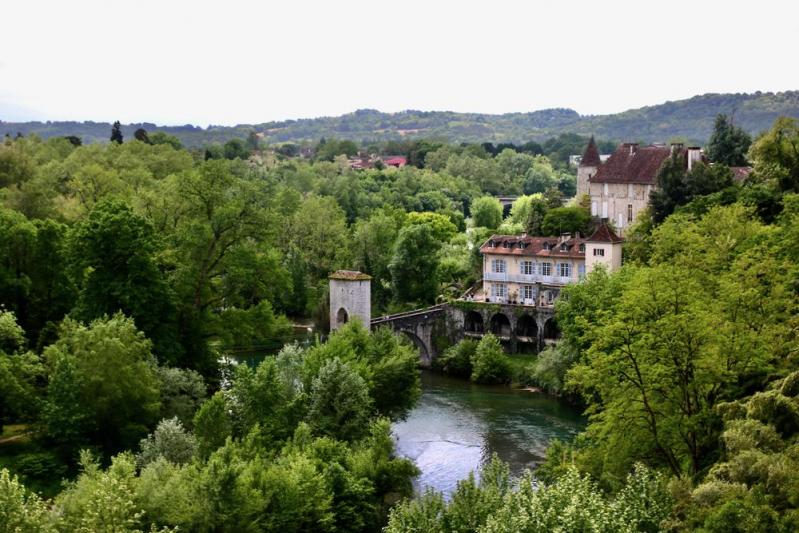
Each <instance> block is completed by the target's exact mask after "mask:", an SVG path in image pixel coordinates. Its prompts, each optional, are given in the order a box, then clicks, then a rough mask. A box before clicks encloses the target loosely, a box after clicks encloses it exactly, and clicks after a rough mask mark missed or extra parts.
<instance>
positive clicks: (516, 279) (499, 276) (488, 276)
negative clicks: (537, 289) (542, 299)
mask: <svg viewBox="0 0 799 533" xmlns="http://www.w3.org/2000/svg"><path fill="white" fill-rule="evenodd" d="M483 280H484V281H503V282H511V283H527V284H533V283H545V284H548V285H568V284H569V283H574V279H572V278H570V277H568V276H544V275H542V274H531V275H526V274H508V273H507V272H484V273H483Z"/></svg>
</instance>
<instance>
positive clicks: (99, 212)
mask: <svg viewBox="0 0 799 533" xmlns="http://www.w3.org/2000/svg"><path fill="white" fill-rule="evenodd" d="M157 252H158V243H157V241H156V238H155V234H154V232H153V228H152V226H151V225H150V224H149V222H148V221H147V220H146V219H144V218H142V217H141V216H139V215H137V214H136V213H134V212H133V210H132V209H131V208H130V207H129V206H128V205H127V204H125V203H124V202H121V201H118V200H104V201H102V202H100V203H99V204H97V205H96V206H95V208H94V209H93V210H92V211H91V213H89V216H88V217H87V218H86V219H85V220H83V221H81V222H79V223H78V224H76V225H75V226H74V227H73V228H72V231H71V232H70V235H69V253H70V258H71V264H72V269H73V271H74V273H75V274H74V275H75V280H76V285H77V286H78V287H79V289H80V294H79V297H78V301H77V303H76V305H75V316H76V317H77V318H80V319H82V320H86V321H90V320H93V319H95V318H100V317H102V316H104V315H111V314H113V313H116V312H117V311H121V312H122V313H124V314H126V315H128V316H130V317H131V318H132V319H133V320H135V321H136V324H137V325H138V327H139V328H141V330H142V331H143V332H144V333H145V334H146V335H147V337H148V338H150V339H151V340H152V341H153V344H154V349H155V352H156V354H157V355H158V356H159V358H161V360H163V361H165V362H169V363H175V362H177V361H179V360H180V358H181V356H182V351H183V350H182V347H181V346H180V344H179V342H178V331H177V322H176V318H177V317H176V310H175V305H174V299H173V294H172V291H171V290H170V288H169V286H168V285H167V283H166V279H165V276H164V275H163V274H162V272H161V271H160V270H159V268H158V265H157V263H156V254H157Z"/></svg>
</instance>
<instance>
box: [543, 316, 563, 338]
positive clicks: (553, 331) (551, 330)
mask: <svg viewBox="0 0 799 533" xmlns="http://www.w3.org/2000/svg"><path fill="white" fill-rule="evenodd" d="M543 338H544V341H547V342H551V341H556V340H558V339H559V338H560V328H559V327H558V323H557V322H556V321H555V317H552V318H549V319H547V321H546V322H544V331H543Z"/></svg>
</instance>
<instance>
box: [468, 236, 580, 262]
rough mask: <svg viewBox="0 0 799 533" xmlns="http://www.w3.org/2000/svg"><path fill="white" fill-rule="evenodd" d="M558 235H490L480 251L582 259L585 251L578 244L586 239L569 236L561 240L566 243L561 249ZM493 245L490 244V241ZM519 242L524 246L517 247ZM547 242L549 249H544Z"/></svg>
mask: <svg viewBox="0 0 799 533" xmlns="http://www.w3.org/2000/svg"><path fill="white" fill-rule="evenodd" d="M560 241H561V238H560V237H528V236H526V235H521V236H520V235H492V236H491V237H490V238H489V239H488V240H487V241H486V242H485V243H483V245H482V246H481V247H480V252H481V253H484V254H502V255H529V256H537V257H571V258H575V259H582V258H583V257H585V252H581V251H580V245H581V244H583V243H585V242H586V239H583V238H579V237H570V238H569V239H567V240H565V241H563V243H565V244H566V246H567V248H566V250H563V251H561V249H560V245H561V244H562V243H561V242H560ZM492 242H493V243H494V246H490V244H491V243H492ZM519 242H522V243H524V244H525V247H524V248H519ZM545 243H549V244H550V245H551V248H552V249H551V250H544V244H545ZM506 245H507V246H506Z"/></svg>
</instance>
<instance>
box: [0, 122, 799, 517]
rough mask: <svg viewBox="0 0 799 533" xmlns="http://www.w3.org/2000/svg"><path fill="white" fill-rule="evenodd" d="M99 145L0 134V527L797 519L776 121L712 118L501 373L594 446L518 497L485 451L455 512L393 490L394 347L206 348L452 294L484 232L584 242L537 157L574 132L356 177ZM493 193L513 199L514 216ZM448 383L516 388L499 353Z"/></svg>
mask: <svg viewBox="0 0 799 533" xmlns="http://www.w3.org/2000/svg"><path fill="white" fill-rule="evenodd" d="M736 124H738V122H737V120H736ZM107 133H108V134H109V135H110V133H111V131H110V128H109V131H108V132H107ZM120 134H121V135H120ZM120 137H121V138H120ZM114 138H115V141H114V142H110V143H107V144H89V145H83V146H79V145H78V144H79V143H76V142H73V141H74V139H72V140H71V139H67V138H57V137H53V138H49V139H46V140H44V139H41V138H40V137H38V136H35V135H31V136H23V137H20V138H16V139H12V138H7V139H6V140H5V141H4V143H3V144H2V145H0V187H1V188H2V189H0V191H1V192H2V196H0V202H1V203H2V207H0V218H1V219H2V223H0V302H2V304H3V309H2V310H0V425H2V440H0V531H87V532H88V531H115V532H125V531H146V530H152V531H174V530H176V528H177V529H179V530H181V531H379V530H381V528H383V527H385V528H386V530H387V531H392V532H394V531H420V532H421V531H447V532H448V531H484V532H488V531H508V532H510V531H535V532H538V531H554V530H561V531H659V530H672V531H693V530H699V531H718V532H722V531H786V532H787V531H795V530H796V529H797V528H798V527H799V513H797V504H798V502H797V499H799V468H798V467H799V465H797V464H796V463H797V453H798V451H799V448H797V442H799V441H797V439H799V388H797V385H796V384H797V382H799V367H797V364H796V356H797V353H798V351H799V339H798V338H797V333H799V321H798V320H799V318H798V317H799V313H797V311H799V309H797V306H799V298H797V292H798V291H799V244H797V243H799V233H797V228H799V156H797V154H799V126H798V125H797V123H796V121H795V120H792V119H780V120H778V121H777V122H775V123H774V124H773V126H772V127H771V129H770V130H769V131H768V132H767V133H765V134H763V135H761V136H759V137H757V138H755V139H754V141H753V142H752V144H751V146H749V143H750V139H749V138H748V136H747V135H746V134H745V132H743V131H741V130H740V129H737V127H736V126H734V125H731V124H730V123H729V121H727V120H726V119H724V118H723V117H719V118H718V119H717V120H716V122H715V130H714V132H713V133H712V136H711V144H710V145H709V146H708V153H709V154H712V157H713V160H714V164H712V165H706V164H697V165H695V166H694V168H693V170H692V171H691V172H686V171H685V170H684V169H685V165H684V164H683V163H684V162H682V161H679V160H677V158H679V157H680V156H679V155H675V156H674V158H673V159H672V160H671V161H669V162H668V163H667V164H665V165H664V167H663V169H662V170H661V173H660V175H659V178H658V179H659V185H660V187H659V188H658V194H657V195H653V196H652V201H651V207H650V214H649V216H645V217H643V219H642V220H641V221H640V222H639V224H638V225H637V227H635V228H634V229H633V230H632V232H631V234H630V235H629V236H628V241H627V242H626V243H625V251H624V253H625V264H624V267H623V268H622V269H621V270H620V271H618V272H614V273H612V274H609V273H607V272H605V271H603V270H598V271H596V272H594V273H592V274H591V275H589V276H588V278H587V279H586V280H585V281H584V282H582V283H579V284H576V285H573V286H570V287H568V288H566V289H565V290H564V295H563V296H562V298H561V299H560V300H559V301H558V303H557V306H556V317H557V320H558V324H559V327H560V329H561V330H562V332H563V338H562V341H561V342H560V343H559V344H558V345H557V346H555V347H552V348H549V349H547V350H546V351H544V352H542V353H541V354H539V356H538V357H536V358H535V359H533V360H532V361H531V362H530V364H529V365H528V366H527V367H526V368H525V369H524V372H523V376H521V377H522V378H523V379H524V380H525V381H527V382H529V383H530V384H535V385H537V386H539V387H541V388H544V389H546V390H548V391H550V392H553V393H556V394H560V395H561V396H562V397H563V398H564V399H570V400H571V401H574V402H579V403H581V404H582V405H584V406H585V407H586V413H587V414H588V416H589V425H588V427H587V429H586V431H585V432H584V433H583V434H582V435H580V437H579V438H578V439H577V440H576V441H575V442H573V443H558V442H555V443H554V444H553V445H552V446H551V447H550V450H549V452H548V454H547V460H546V462H545V463H544V464H543V465H541V466H540V467H539V468H538V469H537V470H536V471H535V472H534V473H533V474H528V475H525V476H523V477H522V478H520V479H512V478H511V477H510V475H509V474H508V470H507V467H506V466H505V465H503V464H502V463H501V462H499V461H496V460H495V461H492V462H490V464H489V465H488V466H487V467H486V468H485V470H484V471H483V472H481V473H480V474H479V481H477V480H476V479H475V478H474V477H471V478H468V479H466V480H463V481H462V482H461V483H460V484H459V486H458V488H457V490H456V491H455V493H454V494H453V496H452V498H451V499H450V500H449V501H445V500H444V498H443V497H442V496H441V495H440V494H436V493H433V492H428V493H426V494H423V495H417V496H416V497H412V484H411V482H412V479H413V477H414V475H415V474H416V472H417V471H416V468H415V466H414V465H413V464H412V463H411V462H409V461H408V460H405V459H402V458H398V457H396V455H395V453H394V443H393V440H392V437H391V434H390V423H391V421H393V420H399V419H401V418H402V417H404V416H405V415H406V413H407V412H408V411H409V409H411V408H412V407H413V405H414V404H415V402H416V400H417V398H418V396H419V394H420V383H419V375H418V370H417V367H416V365H417V355H416V353H415V352H414V350H413V349H412V348H411V347H410V346H409V345H407V344H405V342H404V341H402V340H400V339H399V338H398V337H396V336H394V335H393V334H391V333H389V332H388V331H385V330H378V331H375V332H372V333H369V332H368V331H366V330H365V329H364V328H363V327H362V326H360V325H359V324H358V323H357V322H354V323H352V324H349V325H347V326H346V327H345V328H343V329H342V330H339V331H338V332H337V333H335V334H333V335H332V336H330V338H329V339H328V340H327V341H326V342H323V343H322V342H317V343H315V344H313V345H311V346H308V347H301V346H298V345H292V344H289V345H287V346H285V347H283V348H282V349H281V350H280V352H279V354H278V355H276V356H275V357H269V358H267V359H265V360H264V362H263V363H261V364H260V365H259V366H257V368H251V367H249V366H247V365H234V364H230V363H229V362H227V359H226V358H225V355H226V354H229V353H230V352H231V351H233V350H235V349H238V348H241V347H249V348H258V349H274V350H277V349H278V348H279V347H280V346H281V345H283V344H284V343H285V341H286V340H288V338H289V336H290V332H291V323H292V320H308V319H310V318H313V319H314V320H315V322H316V323H317V326H318V327H319V328H320V330H322V331H324V329H325V323H326V313H327V294H326V292H325V291H326V287H327V276H328V274H329V273H330V272H331V271H333V270H335V269H338V268H354V269H359V270H363V271H365V272H369V273H370V274H372V275H373V276H374V278H375V279H374V282H373V299H374V302H373V307H374V312H375V313H383V312H390V311H394V310H402V309H409V308H413V307H415V306H419V305H425V304H429V303H433V302H436V301H442V300H446V299H449V298H453V297H457V296H458V295H460V294H461V293H462V291H464V290H465V289H466V288H468V287H469V286H470V285H471V283H472V282H473V281H475V280H476V279H477V277H478V274H479V269H480V267H481V260H480V258H479V256H478V252H477V246H478V245H479V244H480V243H482V242H483V241H484V239H485V238H486V236H487V235H490V234H491V233H492V232H502V233H521V232H528V233H531V234H538V235H541V234H548V233H551V232H552V231H553V229H554V228H558V229H563V228H566V229H567V230H572V231H584V232H585V231H589V230H590V227H591V225H592V224H594V223H595V222H596V221H592V220H591V219H590V216H587V208H586V205H585V201H584V199H580V198H574V199H571V200H566V198H568V197H570V196H573V194H574V176H573V174H571V173H570V172H569V171H568V170H567V169H566V167H565V164H564V162H563V159H562V157H560V156H558V155H557V154H558V151H557V150H555V149H554V148H555V147H556V145H557V143H558V142H560V143H561V145H564V146H565V143H566V142H567V141H568V140H569V139H571V137H570V136H561V137H558V138H555V139H554V141H553V143H554V144H551V145H550V146H549V148H550V150H549V151H548V150H547V147H546V143H543V144H542V145H541V146H540V150H539V149H538V148H536V147H534V146H530V145H520V146H502V147H499V146H495V145H484V144H466V145H450V144H444V143H432V142H430V141H418V142H414V143H412V144H410V145H408V147H409V149H410V151H409V154H410V153H412V155H413V158H412V159H414V161H412V163H413V164H411V165H408V166H406V167H403V168H375V169H371V170H357V171H356V170H352V169H351V168H350V166H349V164H348V163H347V155H346V154H347V153H348V152H351V151H352V146H351V145H350V144H348V143H347V141H339V140H336V139H334V138H331V139H329V140H327V141H326V142H325V144H324V145H323V146H324V149H323V150H318V151H317V154H316V156H315V158H314V159H311V160H304V159H298V158H294V157H290V156H287V155H285V154H283V153H281V151H280V150H279V147H274V146H272V147H270V146H263V145H261V144H256V143H252V144H251V145H250V144H248V142H247V140H244V139H242V140H233V141H228V142H226V143H225V144H224V145H219V146H216V147H211V146H209V147H206V148H205V149H197V150H186V149H184V148H182V147H181V146H180V143H179V141H178V140H177V139H174V138H172V137H170V136H169V135H168V134H166V133H163V132H161V133H155V132H149V133H148V132H144V133H141V132H139V133H138V134H136V135H132V136H127V135H126V134H125V133H124V131H123V130H121V129H117V130H116V131H115V132H114ZM577 139H580V140H582V142H584V141H585V139H584V138H580V137H579V136H578V137H577ZM358 148H360V147H358V146H355V149H356V150H357V149H358ZM378 148H379V149H381V150H388V149H389V148H388V147H387V146H385V145H384V146H382V147H378ZM542 152H543V153H548V154H550V156H549V157H548V156H547V155H541V153H542ZM744 153H745V154H746V155H745V156H743V155H742V154H744ZM740 157H745V159H746V160H747V161H748V162H750V163H751V164H752V165H753V167H754V169H753V172H752V173H751V174H750V176H749V177H748V178H747V179H746V180H745V181H744V182H740V183H739V182H735V181H733V180H732V175H731V173H730V171H729V169H728V168H727V167H726V166H725V164H724V163H729V164H732V163H733V162H737V161H738V159H737V158H740ZM498 194H514V195H520V198H519V199H518V200H517V201H516V203H515V204H514V205H513V207H512V209H511V211H510V213H509V214H507V216H504V214H503V210H502V207H501V205H500V204H499V202H498V201H497V200H496V198H494V196H495V195H498ZM440 365H441V367H442V370H444V371H449V372H451V373H454V374H461V375H465V376H469V377H470V378H471V379H473V380H474V381H478V382H506V381H508V380H509V379H511V377H512V376H511V372H512V371H513V369H511V368H510V367H509V363H508V361H507V360H506V359H505V358H504V355H503V353H502V350H501V346H500V344H499V342H498V341H497V339H496V338H494V337H493V336H491V335H486V336H485V337H484V338H483V339H482V340H481V341H480V342H479V343H468V342H467V343H462V344H459V345H456V346H454V347H452V348H451V349H450V350H449V351H447V352H446V354H445V355H444V356H443V357H442V360H441V363H440ZM514 379H516V378H515V377H514ZM62 479H64V480H68V481H67V482H66V483H63V484H62V483H61V481H62Z"/></svg>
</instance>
